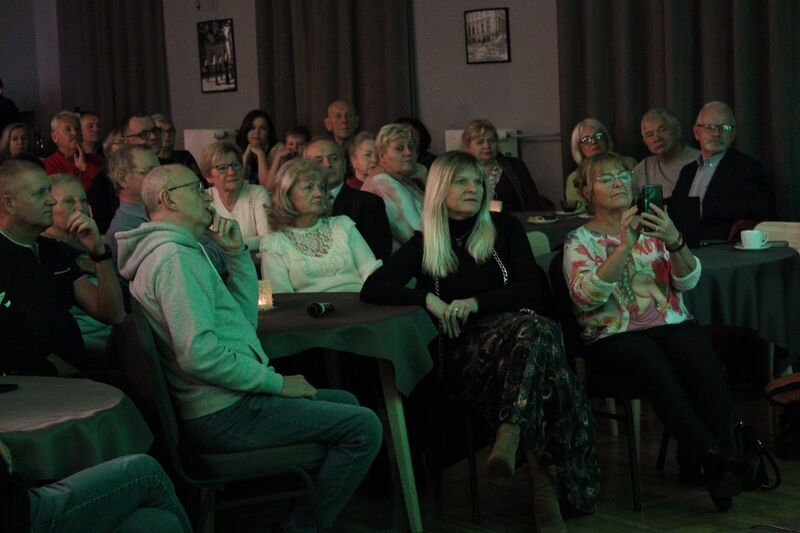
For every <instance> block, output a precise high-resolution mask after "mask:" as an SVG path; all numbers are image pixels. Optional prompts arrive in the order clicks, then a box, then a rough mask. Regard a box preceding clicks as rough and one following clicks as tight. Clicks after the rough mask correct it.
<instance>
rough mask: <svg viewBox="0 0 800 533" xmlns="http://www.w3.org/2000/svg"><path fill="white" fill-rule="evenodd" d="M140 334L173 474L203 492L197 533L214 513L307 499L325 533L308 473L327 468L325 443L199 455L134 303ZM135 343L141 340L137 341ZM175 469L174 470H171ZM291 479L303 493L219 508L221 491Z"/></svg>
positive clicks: (263, 497)
mask: <svg viewBox="0 0 800 533" xmlns="http://www.w3.org/2000/svg"><path fill="white" fill-rule="evenodd" d="M132 303H133V316H134V322H135V329H136V332H137V333H138V339H139V341H140V343H141V358H142V360H143V361H144V362H145V367H146V370H147V374H148V375H147V376H146V377H147V378H149V380H150V386H151V387H152V390H153V391H154V401H155V404H156V408H157V412H158V419H159V422H160V425H161V428H160V429H161V432H162V433H163V435H162V436H163V440H164V443H163V444H164V446H165V447H166V454H167V456H168V461H169V465H167V466H168V470H170V471H171V472H172V473H173V475H174V476H175V477H176V478H177V480H176V481H177V482H178V483H180V484H182V485H185V486H188V487H191V488H195V489H202V490H201V492H202V497H201V501H200V505H199V511H198V512H197V513H196V516H195V519H194V520H193V522H194V523H193V526H194V529H195V531H202V530H203V527H204V525H205V522H206V518H207V517H208V514H209V512H210V511H212V510H221V509H228V508H233V507H238V506H242V505H250V504H253V503H259V502H267V501H275V500H285V499H294V498H299V497H307V498H310V500H311V505H312V508H313V512H314V516H315V519H316V523H317V526H318V527H319V528H320V529H321V520H320V515H319V508H318V505H317V495H316V489H315V487H314V482H313V481H312V480H311V477H310V476H309V475H308V472H307V470H310V469H315V468H317V467H319V466H320V465H321V464H322V461H323V460H324V458H325V455H326V453H327V447H326V446H324V445H323V444H320V443H308V444H294V445H289V446H280V447H274V448H262V449H258V450H251V451H245V452H232V453H196V452H193V451H192V450H191V449H190V447H189V446H187V445H186V444H185V443H184V442H183V441H182V439H181V434H180V431H179V429H178V423H177V419H176V417H175V411H174V407H173V404H172V399H171V396H170V394H169V390H168V388H167V382H166V379H165V377H164V371H163V369H162V366H161V358H160V355H159V351H158V348H157V342H158V341H157V339H156V338H155V336H154V335H153V331H152V328H151V327H150V325H149V323H148V322H147V317H146V316H145V315H144V312H143V311H142V309H141V307H140V306H139V305H138V303H137V302H135V301H133V302H132ZM131 340H135V336H134V338H133V339H131ZM169 467H171V468H169ZM284 474H291V475H294V476H296V477H297V478H298V479H299V481H300V482H301V485H302V487H301V488H297V489H290V490H284V491H282V492H274V493H270V494H265V495H261V496H255V497H248V498H242V499H238V500H231V501H225V502H222V503H217V502H216V491H217V490H219V489H222V488H224V486H225V485H226V484H228V483H233V482H238V481H245V480H251V479H258V478H264V477H271V476H277V475H284Z"/></svg>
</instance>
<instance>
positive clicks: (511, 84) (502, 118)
mask: <svg viewBox="0 0 800 533" xmlns="http://www.w3.org/2000/svg"><path fill="white" fill-rule="evenodd" d="M500 5H501V6H502V7H506V6H507V7H508V11H509V29H510V34H511V62H510V63H492V64H478V65H474V64H473V65H468V64H467V62H466V50H465V43H464V11H465V10H470V9H481V8H486V7H494V6H495V4H491V3H489V4H487V3H486V2H485V0H437V1H436V2H431V1H429V0H414V27H415V28H414V30H415V46H416V56H417V80H418V91H417V92H418V99H419V112H420V118H421V119H422V121H423V122H424V123H425V125H426V126H427V127H428V129H429V130H430V132H431V136H432V137H433V147H432V150H433V151H434V152H436V153H439V152H441V151H443V150H444V131H445V130H448V129H463V127H464V126H465V125H466V124H467V122H469V121H470V120H471V119H474V118H486V119H489V120H491V121H492V122H493V123H494V125H495V126H496V127H498V128H516V129H518V130H520V131H521V134H523V135H526V136H533V137H534V138H533V139H528V140H520V145H519V148H520V156H521V157H522V159H523V160H524V161H525V163H526V164H527V165H528V169H529V170H530V171H531V174H532V175H533V177H534V179H535V181H536V185H537V187H538V188H539V191H540V192H541V193H542V194H544V195H545V196H547V197H549V198H550V199H551V200H553V201H555V202H556V203H557V202H558V200H559V199H561V198H563V190H562V182H563V174H564V172H563V171H562V168H561V145H560V140H558V139H557V138H556V139H554V140H553V136H554V135H557V134H558V133H559V127H560V125H559V99H558V40H557V25H556V0H507V1H505V2H502V3H500ZM536 137H545V138H547V137H549V138H550V139H551V140H544V139H536Z"/></svg>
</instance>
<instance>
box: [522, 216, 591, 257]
mask: <svg viewBox="0 0 800 533" xmlns="http://www.w3.org/2000/svg"><path fill="white" fill-rule="evenodd" d="M553 214H554V213H553V212H552V211H519V212H516V213H511V215H513V216H515V217H517V219H518V220H519V221H520V222H522V226H523V227H524V228H525V232H526V233H530V232H532V231H541V232H542V233H544V234H545V235H547V238H548V239H549V240H550V249H552V250H555V249H557V248H560V247H561V245H562V244H564V239H565V238H566V237H567V234H568V233H569V232H570V231H572V230H574V229H575V228H578V227H580V226H583V225H584V224H585V223H586V219H583V218H580V217H578V216H575V215H572V216H559V217H558V222H552V223H549V224H534V223H533V222H528V218H529V217H533V216H537V215H539V216H544V215H548V216H549V215H553Z"/></svg>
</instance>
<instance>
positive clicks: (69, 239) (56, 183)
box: [42, 174, 111, 366]
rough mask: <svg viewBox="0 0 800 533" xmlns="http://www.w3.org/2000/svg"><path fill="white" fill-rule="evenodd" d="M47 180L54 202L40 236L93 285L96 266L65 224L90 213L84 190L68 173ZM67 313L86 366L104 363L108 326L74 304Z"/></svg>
mask: <svg viewBox="0 0 800 533" xmlns="http://www.w3.org/2000/svg"><path fill="white" fill-rule="evenodd" d="M49 177H50V183H51V184H52V193H53V197H54V198H55V199H56V203H55V205H53V225H52V226H50V227H49V228H47V229H46V230H45V231H44V232H43V233H42V235H44V236H45V237H49V238H51V239H55V240H57V241H58V242H60V243H61V244H62V245H63V248H64V250H65V251H66V253H67V255H68V256H69V258H70V259H71V260H72V261H75V263H76V264H77V265H78V268H79V269H80V271H81V272H82V273H83V274H84V275H85V276H86V277H87V278H88V279H89V281H91V282H92V283H94V284H95V285H97V267H96V266H95V263H94V261H92V260H91V258H90V257H89V251H88V250H87V249H86V247H84V245H83V244H82V243H81V242H80V240H78V238H77V237H76V236H75V234H74V233H72V232H70V230H69V221H70V217H71V216H72V214H73V213H75V212H78V213H83V214H86V215H90V214H91V213H90V211H89V204H88V203H87V201H86V191H84V190H83V187H82V186H81V181H80V180H79V179H78V178H77V176H73V175H72V174H53V175H51V176H49ZM70 313H71V314H72V316H73V318H75V321H76V322H77V323H78V327H79V328H80V330H81V336H82V337H83V343H84V345H86V354H87V356H88V359H89V361H87V363H88V364H91V361H105V359H106V341H107V340H108V336H109V335H110V334H111V326H110V325H108V324H104V323H103V322H100V321H99V320H96V319H94V318H93V317H92V316H91V315H89V314H88V313H87V312H85V311H84V310H83V309H81V308H80V307H78V306H77V305H73V306H72V308H71V309H70ZM81 366H82V365H81Z"/></svg>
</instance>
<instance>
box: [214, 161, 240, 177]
mask: <svg viewBox="0 0 800 533" xmlns="http://www.w3.org/2000/svg"><path fill="white" fill-rule="evenodd" d="M214 168H216V169H217V172H219V173H220V174H225V173H226V172H227V171H228V169H229V168H232V169H233V170H234V171H237V172H238V171H239V170H242V164H241V163H239V162H238V161H234V162H233V163H220V164H219V165H216V166H214Z"/></svg>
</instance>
